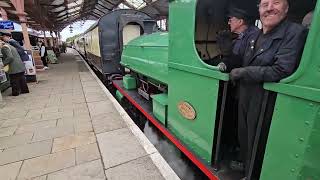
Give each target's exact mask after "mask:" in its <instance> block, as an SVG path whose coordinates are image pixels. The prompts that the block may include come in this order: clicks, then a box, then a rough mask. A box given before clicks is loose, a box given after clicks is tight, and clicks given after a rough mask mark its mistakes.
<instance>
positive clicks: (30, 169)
mask: <svg viewBox="0 0 320 180" xmlns="http://www.w3.org/2000/svg"><path fill="white" fill-rule="evenodd" d="M74 165H75V152H74V150H73V149H71V150H67V151H61V152H57V153H54V154H49V155H45V156H40V157H37V158H33V159H29V160H25V161H24V163H23V165H22V167H21V171H20V174H19V178H20V179H23V178H25V179H28V178H33V177H38V176H42V175H45V174H49V173H52V172H55V171H59V170H61V169H65V168H68V167H71V166H74Z"/></svg>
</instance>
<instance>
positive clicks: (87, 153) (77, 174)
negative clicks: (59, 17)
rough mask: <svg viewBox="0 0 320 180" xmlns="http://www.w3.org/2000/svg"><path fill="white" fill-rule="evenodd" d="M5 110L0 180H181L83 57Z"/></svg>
mask: <svg viewBox="0 0 320 180" xmlns="http://www.w3.org/2000/svg"><path fill="white" fill-rule="evenodd" d="M49 67H50V69H49V70H47V71H44V72H39V73H38V74H37V79H38V82H37V83H29V84H28V86H29V88H30V93H29V94H23V95H20V96H17V97H12V96H10V94H11V89H8V90H7V91H5V92H4V93H3V94H2V95H3V99H4V101H5V103H6V105H5V106H4V107H3V108H1V109H0V179H1V180H14V179H18V180H20V179H21V180H22V179H23V180H24V179H35V180H103V179H108V180H129V179H130V180H135V179H137V180H140V179H141V180H144V179H145V180H149V179H153V180H161V179H170V180H175V179H179V178H178V176H177V175H176V174H175V173H174V171H173V170H172V169H171V168H170V166H169V165H168V164H167V163H166V161H165V160H164V159H163V158H162V156H161V155H160V154H159V152H158V151H157V150H156V148H155V147H154V146H153V145H152V144H151V143H150V142H149V140H148V139H147V138H146V137H145V136H144V134H143V133H142V132H141V131H140V129H139V128H138V127H137V126H136V125H135V124H134V122H133V121H132V119H130V117H129V116H128V115H127V113H126V112H125V111H124V110H123V109H122V107H121V106H120V105H119V104H118V102H117V101H116V100H115V99H114V97H113V96H112V95H111V94H110V93H109V91H108V90H107V89H106V88H105V87H104V85H103V84H102V83H101V82H100V80H99V79H98V78H97V77H96V76H95V74H94V73H93V72H92V71H91V70H90V69H89V68H88V66H87V64H86V63H85V62H84V61H83V59H82V58H81V56H79V54H78V53H77V52H76V51H74V50H72V49H68V53H66V54H61V56H60V58H59V64H54V65H49Z"/></svg>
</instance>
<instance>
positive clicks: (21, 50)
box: [2, 32, 29, 62]
mask: <svg viewBox="0 0 320 180" xmlns="http://www.w3.org/2000/svg"><path fill="white" fill-rule="evenodd" d="M2 35H3V37H2V39H3V41H5V42H7V43H9V44H10V45H11V46H13V47H15V48H16V49H17V51H18V53H19V56H20V58H21V60H22V61H23V62H24V61H29V56H28V55H27V54H26V53H25V51H24V48H23V47H22V46H21V45H20V44H19V43H18V42H17V41H16V40H14V39H12V38H11V34H10V33H7V32H2Z"/></svg>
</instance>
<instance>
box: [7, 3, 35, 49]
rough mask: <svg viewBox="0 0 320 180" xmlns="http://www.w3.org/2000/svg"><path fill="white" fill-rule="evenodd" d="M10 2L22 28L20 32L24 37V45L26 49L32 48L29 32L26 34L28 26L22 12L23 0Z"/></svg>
mask: <svg viewBox="0 0 320 180" xmlns="http://www.w3.org/2000/svg"><path fill="white" fill-rule="evenodd" d="M11 3H12V4H13V6H14V7H15V8H16V10H17V15H18V17H19V21H20V25H21V28H22V34H23V39H24V47H25V48H26V49H28V50H32V48H31V44H30V39H29V34H28V26H27V19H26V13H25V12H24V0H11Z"/></svg>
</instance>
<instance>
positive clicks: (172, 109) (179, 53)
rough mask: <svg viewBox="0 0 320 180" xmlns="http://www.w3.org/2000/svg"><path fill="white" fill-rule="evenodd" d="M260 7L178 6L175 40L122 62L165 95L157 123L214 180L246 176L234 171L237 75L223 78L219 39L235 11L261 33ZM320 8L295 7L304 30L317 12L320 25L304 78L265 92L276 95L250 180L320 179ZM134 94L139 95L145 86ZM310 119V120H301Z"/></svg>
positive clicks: (137, 42)
mask: <svg viewBox="0 0 320 180" xmlns="http://www.w3.org/2000/svg"><path fill="white" fill-rule="evenodd" d="M289 1H290V0H289ZM258 2H259V0H248V1H246V3H243V1H242V0H229V1H225V0H190V1H180V0H172V1H170V6H169V14H170V18H169V27H170V31H169V33H160V32H159V33H154V34H151V35H148V36H142V37H139V38H136V39H134V40H132V41H130V42H129V43H128V44H127V45H126V46H125V47H124V51H123V54H122V60H121V64H122V65H123V66H125V67H127V68H129V69H130V70H131V73H132V72H134V74H137V76H140V77H147V78H148V80H150V82H152V83H153V84H156V85H157V84H159V85H163V86H164V87H165V88H162V89H164V90H162V91H161V92H159V91H155V92H154V93H155V94H157V93H159V94H158V96H156V98H155V99H156V101H153V107H152V108H154V109H158V110H159V109H160V110H159V111H158V112H161V115H160V116H157V114H156V113H154V111H153V115H154V116H155V118H156V119H157V120H158V121H159V122H161V123H162V125H163V126H161V127H162V128H167V129H166V130H163V129H162V130H163V131H165V132H167V130H168V132H170V134H172V135H174V136H168V135H167V137H168V138H169V139H170V140H171V141H172V142H173V143H174V144H175V145H176V146H177V147H179V149H180V150H181V151H182V152H183V153H184V154H185V155H186V156H188V157H189V158H190V159H191V160H192V161H193V162H194V163H195V164H197V165H198V167H199V168H200V169H201V170H202V171H203V172H204V173H205V174H206V175H207V176H208V177H209V178H211V179H221V180H224V179H240V178H242V177H243V174H242V172H241V171H235V170H232V169H231V168H229V164H230V162H231V161H232V160H238V159H237V156H238V150H237V149H238V146H239V145H238V144H239V143H238V138H237V118H238V115H237V114H238V110H237V107H238V102H237V99H238V97H237V89H236V88H235V87H233V86H232V85H231V83H229V74H227V73H222V72H220V71H219V70H218V68H217V67H216V66H214V65H210V64H212V63H209V61H210V60H211V59H217V58H220V57H221V53H220V50H219V48H218V45H217V40H216V39H217V33H218V32H220V31H222V30H225V29H228V25H227V22H228V19H227V13H228V9H229V8H230V6H235V7H238V8H241V9H243V10H246V11H247V12H248V13H249V14H251V15H252V16H256V17H257V25H259V21H258V12H257V10H258V9H257V5H258ZM315 3H316V0H311V1H307V2H305V1H303V0H296V1H292V2H291V1H290V9H289V14H288V18H289V20H291V21H294V22H297V23H301V22H302V19H303V17H304V16H305V15H306V14H307V13H308V12H310V11H311V10H313V9H315V11H314V12H315V14H314V16H315V17H314V20H313V24H312V26H311V28H310V32H309V36H308V40H307V45H306V48H305V50H304V53H303V56H302V58H301V61H300V65H299V67H297V71H296V72H295V73H294V74H293V75H291V76H290V77H288V78H286V79H284V80H282V81H280V82H279V83H265V84H264V88H265V89H266V90H269V92H268V94H266V96H265V99H264V102H263V105H264V106H263V108H262V110H261V111H260V117H261V118H260V119H259V120H260V121H259V126H258V128H257V129H258V130H257V133H256V140H255V143H254V152H253V156H252V161H251V164H250V175H249V177H248V178H249V179H250V180H255V179H261V180H269V179H299V177H301V176H303V177H306V178H305V179H308V177H312V178H311V179H319V178H318V177H319V173H318V172H320V171H319V167H320V164H319V162H320V161H317V159H316V158H315V159H311V158H310V157H316V153H317V148H312V147H313V146H314V145H316V146H317V147H319V146H320V144H319V142H318V141H316V140H317V137H319V134H320V133H319V132H320V130H319V127H320V126H319V125H318V124H316V123H315V119H317V118H318V119H319V117H320V116H319V115H320V113H319V107H320V104H319V103H320V99H319V98H320V94H319V89H320V84H319V83H317V84H315V83H314V82H315V81H317V79H319V78H320V76H319V75H320V74H319V67H320V63H319V61H317V60H318V56H319V52H320V49H319V46H318V42H317V39H318V40H319V38H320V34H319V27H320V25H319V22H320V19H319V18H320V16H319V12H320V9H319V8H320V5H319V3H318V6H317V7H316V8H315ZM182 19H183V20H182ZM317 22H318V24H317ZM260 25H261V24H260ZM125 78H127V79H128V81H127V84H130V83H129V82H130V81H129V80H130V79H131V80H132V79H133V81H132V82H134V83H133V84H135V83H136V81H134V78H132V76H131V77H125ZM125 78H124V79H125ZM137 79H139V77H138V78H137ZM124 84H125V83H124ZM142 87H143V86H142ZM159 87H160V86H159ZM127 89H128V90H129V89H131V88H127ZM132 89H133V90H137V86H133V88H132ZM159 89H160V88H159ZM159 89H158V90H159ZM138 91H139V90H138ZM253 96H254V95H253ZM153 97H155V96H153ZM253 98H254V97H253ZM146 99H147V98H146ZM148 103H149V102H148ZM149 104H150V103H149ZM291 104H294V105H295V106H296V107H299V108H296V107H291ZM301 104H303V105H301ZM159 107H160V108H159ZM290 114H294V115H293V116H292V115H290ZM304 118H305V119H308V120H306V121H303V120H301V119H304ZM151 121H152V122H153V120H151ZM153 123H154V122H153ZM154 124H156V123H154ZM156 125H157V126H159V127H160V125H159V124H156ZM288 125H290V126H289V128H288ZM299 127H301V128H302V129H303V130H302V132H300V131H301V130H300V129H299ZM284 132H285V133H284ZM164 134H166V133H164ZM173 138H176V139H174V140H172V139H173ZM176 140H178V142H177V141H176ZM279 140H281V141H279ZM183 147H186V148H183ZM186 149H187V150H186ZM194 155H195V156H194ZM284 162H285V163H286V164H285V166H283V167H281V168H280V167H279V164H281V163H284ZM309 162H311V163H309ZM199 164H200V165H199ZM288 172H290V173H288ZM310 172H313V174H311V175H310ZM308 173H309V174H308Z"/></svg>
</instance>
